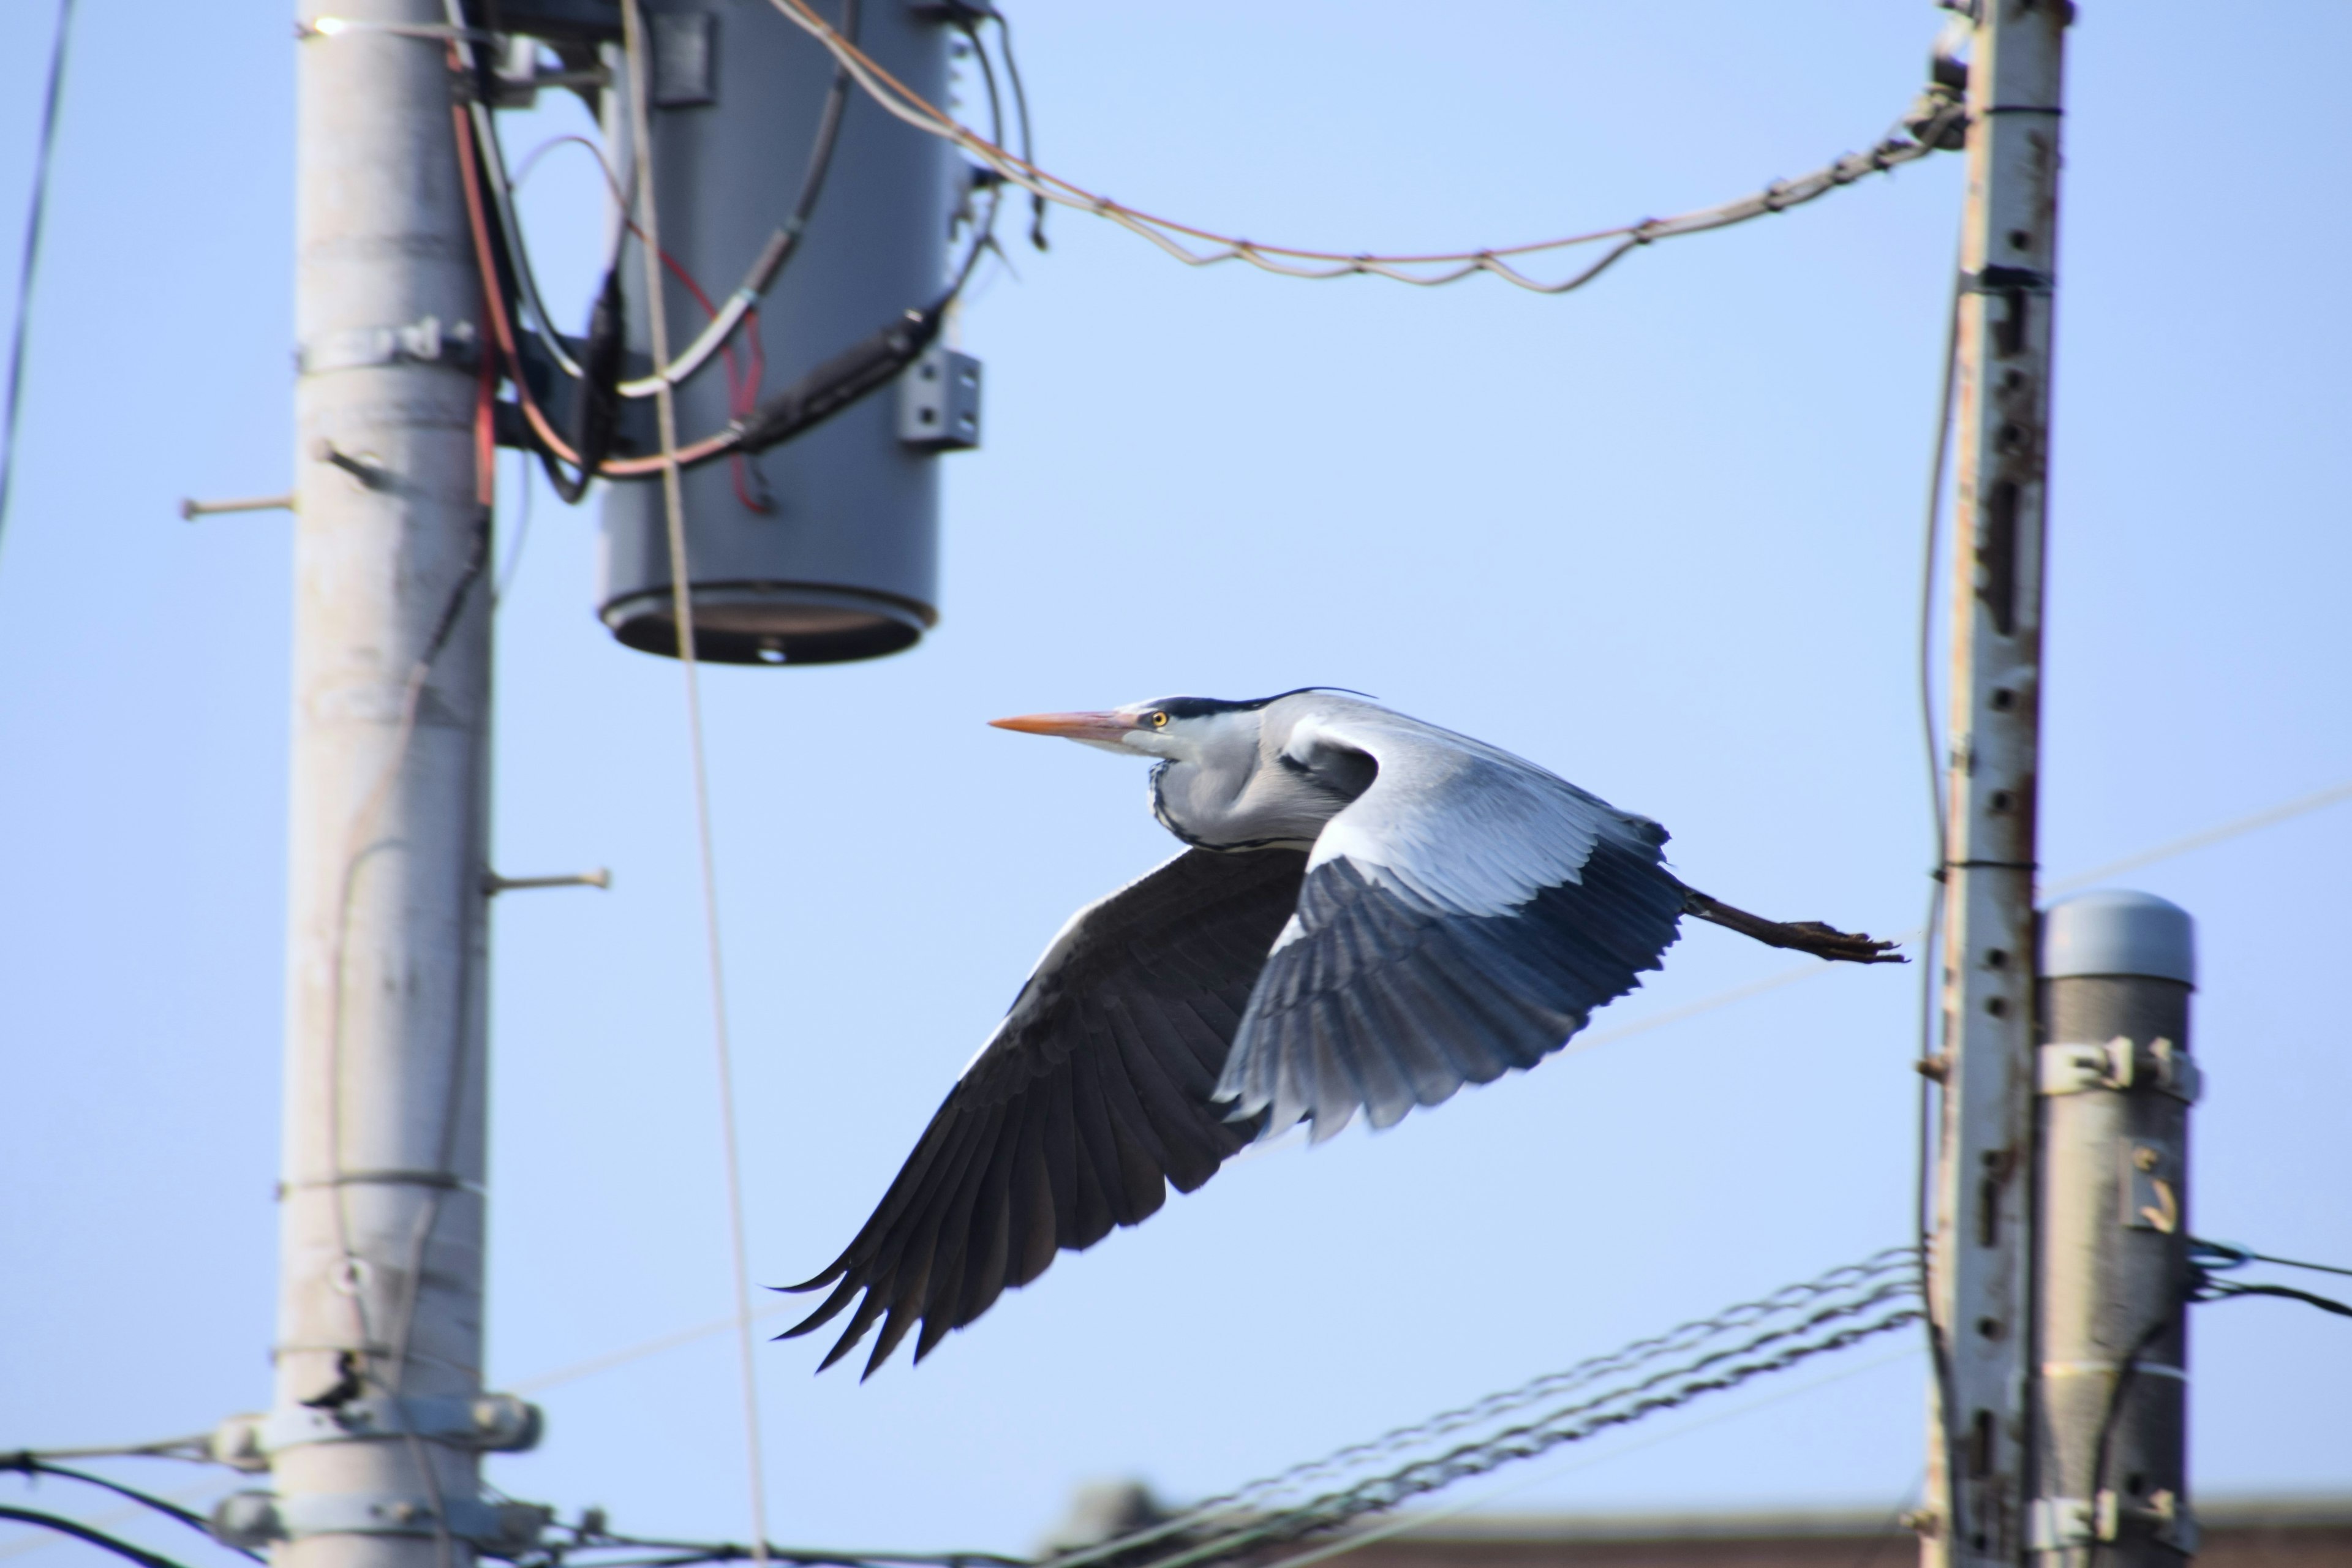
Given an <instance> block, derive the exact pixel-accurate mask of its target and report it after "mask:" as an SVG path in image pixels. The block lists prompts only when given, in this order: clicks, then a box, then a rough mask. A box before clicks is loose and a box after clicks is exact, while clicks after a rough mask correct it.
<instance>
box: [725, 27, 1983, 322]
mask: <svg viewBox="0 0 2352 1568" xmlns="http://www.w3.org/2000/svg"><path fill="white" fill-rule="evenodd" d="M769 3H770V4H771V5H773V6H774V7H775V9H776V10H777V11H778V12H779V13H780V14H781V15H782V16H783V17H784V18H785V19H786V20H787V21H789V22H791V23H792V24H793V26H797V27H799V28H800V29H801V30H802V31H803V32H805V33H807V34H809V35H810V36H811V37H814V38H815V39H817V41H818V42H820V43H822V44H824V47H826V48H827V49H828V50H830V51H831V52H832V54H833V57H834V58H835V59H836V60H838V61H840V62H841V64H842V65H843V66H844V67H845V68H846V69H847V70H848V71H849V72H850V74H851V75H852V76H853V77H855V78H856V80H857V85H858V86H859V87H860V88H862V89H865V91H866V95H867V96H868V97H869V98H871V99H873V100H874V101H875V102H876V103H877V104H878V105H879V106H880V107H881V108H882V110H884V112H886V113H887V114H889V115H890V116H892V117H893V118H894V119H897V120H899V121H904V122H905V123H907V124H908V125H911V126H913V127H914V128H915V129H917V130H919V131H921V132H924V133H926V134H927V135H931V136H936V137H939V138H940V139H941V140H943V141H947V142H953V143H954V144H955V145H957V146H958V147H961V148H962V149H963V150H964V152H966V153H969V154H970V155H971V156H972V157H974V158H976V159H978V160H980V161H981V162H982V163H985V164H987V165H988V166H989V167H990V168H992V169H994V170H995V171H996V172H997V173H998V174H1000V175H1001V176H1003V178H1004V179H1007V180H1010V181H1012V182H1013V184H1017V185H1019V186H1021V187H1022V188H1023V189H1024V190H1025V191H1028V192H1029V193H1030V194H1031V195H1034V196H1036V197H1038V198H1040V199H1041V200H1044V201H1048V202H1052V203H1054V204H1055V205H1060V206H1066V207H1072V208H1076V210H1078V211H1081V212H1087V213H1092V214H1094V215H1095V216H1097V217H1103V218H1108V219H1109V220H1110V221H1111V222H1113V223H1115V224H1117V225H1118V226H1120V227H1122V228H1124V229H1127V230H1128V231H1129V233H1132V234H1135V235H1137V236H1139V237H1142V238H1144V239H1147V240H1150V242H1151V243H1152V244H1154V245H1156V246H1158V247H1160V249H1161V250H1163V251H1165V252H1167V253H1168V254H1169V255H1170V256H1171V257H1173V258H1175V259H1177V260H1179V261H1181V262H1183V263H1185V264H1186V265H1187V266H1192V267H1210V266H1214V265H1216V264H1217V263H1219V262H1223V261H1245V262H1247V263H1249V264H1250V265H1251V266H1253V267H1257V268H1262V269H1264V270H1265V271H1268V272H1273V273H1276V274H1279V275H1281V276H1283V277H1288V278H1306V279H1328V278H1346V277H1352V276H1356V275H1358V274H1371V275H1374V276H1378V277H1381V278H1388V279H1393V280H1394V281H1396V282H1400V283H1411V284H1414V285H1416V286H1419V287H1423V288H1432V287H1439V286H1442V285H1444V284H1447V283H1453V282H1456V281H1459V280H1460V279H1464V278H1468V277H1472V276H1474V275H1475V274H1478V273H1482V272H1485V273H1492V274H1493V275H1495V276H1496V277H1498V278H1501V279H1504V280H1505V281H1506V282H1509V283H1513V284H1516V285H1517V286H1518V287H1519V288H1522V289H1528V291H1530V292H1532V293H1538V294H1564V293H1567V292H1568V291H1570V289H1579V288H1581V287H1583V286H1584V285H1585V284H1587V283H1589V282H1591V280H1592V279H1595V278H1597V277H1599V276H1600V275H1601V273H1602V272H1603V271H1605V270H1606V269H1607V268H1609V267H1610V266H1611V265H1612V264H1613V263H1615V262H1616V261H1617V260H1618V259H1619V258H1622V257H1623V256H1624V255H1625V254H1626V253H1627V252H1628V251H1630V250H1633V249H1634V248H1635V247H1640V246H1644V245H1649V244H1651V243H1653V242H1654V241H1656V240H1660V239H1669V238H1674V237H1678V236H1681V235H1685V234H1697V233H1701V232H1704V231H1706V230H1708V229H1715V228H1723V227H1727V226H1730V225H1732V224H1736V223H1744V222H1747V221H1748V219H1750V218H1756V217H1761V216H1765V215H1767V214H1769V213H1778V212H1785V211H1787V210H1788V209H1789V208H1790V207H1792V206H1798V205H1803V204H1804V203H1806V202H1810V201H1814V200H1817V199H1819V198H1820V197H1822V196H1824V195H1828V194H1829V193H1830V192H1831V191H1833V190H1837V189H1839V188H1841V187H1843V186H1845V185H1850V184H1854V183H1855V182H1856V181H1858V180H1861V179H1863V178H1864V177H1866V176H1868V175H1870V174H1883V173H1885V172H1887V171H1889V170H1892V169H1894V168H1895V167H1896V166H1897V165H1900V164H1903V163H1910V162H1913V161H1914V160H1916V159H1919V158H1924V157H1927V155H1929V154H1930V153H1934V152H1936V151H1937V150H1938V149H1939V148H1941V147H1943V146H1945V145H1946V144H1947V143H1948V142H1949V141H1950V140H1951V139H1952V137H1953V136H1954V135H1955V134H1956V132H1958V128H1959V127H1960V126H1961V125H1963V124H1964V123H1965V121H1966V110H1965V109H1964V108H1963V106H1962V104H1961V102H1960V99H1959V95H1958V93H1956V92H1954V91H1953V90H1952V89H1950V88H1948V87H1947V86H1945V85H1943V84H1942V83H1939V82H1936V81H1932V80H1931V81H1930V82H1929V83H1928V85H1927V89H1926V92H1925V94H1924V96H1923V98H1922V100H1920V102H1919V104H1918V105H1917V106H1916V108H1915V110H1913V112H1912V113H1911V115H1909V116H1908V117H1906V129H1908V130H1910V131H1911V132H1913V136H1914V137H1915V138H1916V139H1913V140H1906V139H1905V138H1904V137H1902V136H1899V135H1896V134H1895V132H1891V131H1890V132H1888V134H1887V135H1886V136H1885V137H1884V138H1882V139H1881V140H1880V141H1879V142H1877V143H1876V144H1875V145H1874V147H1873V148H1872V149H1871V150H1870V151H1869V152H1867V153H1851V154H1849V155H1847V156H1845V157H1843V158H1840V159H1838V160H1837V161H1836V162H1834V163H1831V164H1829V165H1827V166H1826V167H1824V168H1822V169H1818V170H1815V171H1814V172H1813V173H1811V174H1805V175H1801V176H1800V177H1799V178H1797V179H1794V180H1776V181H1774V182H1773V183H1772V184H1769V185H1768V186H1766V187H1765V188H1764V189H1763V190H1761V191H1759V192H1757V193H1756V194H1754V195H1748V196H1744V197H1741V198H1739V199H1738V200H1736V201H1731V202H1725V203H1722V204H1719V205H1716V206H1712V207H1704V208H1700V209H1698V210H1696V211H1694V212H1688V213H1684V214H1681V215H1678V216H1674V217H1667V218H1643V219H1642V220H1641V221H1640V222H1638V223H1631V224H1621V225H1619V226H1616V227H1613V228H1605V229H1595V230H1593V231H1591V232H1590V233H1586V234H1578V235H1570V236H1566V237H1561V238H1558V239H1546V240H1537V241H1533V242H1531V243H1528V244H1524V245H1511V246H1499V247H1490V248H1486V249H1480V250H1459V251H1436V252H1429V253H1425V254H1421V255H1391V256H1381V255H1372V254H1369V253H1364V254H1354V255H1350V254H1348V253H1346V252H1341V251H1330V250H1312V249H1306V248H1302V247H1295V246H1282V245H1264V244H1260V243H1258V242H1256V241H1254V240H1249V239H1244V238H1241V237H1237V236H1233V235H1227V234H1221V233H1219V232H1217V231H1216V230H1214V229H1209V228H1203V227H1201V226H1197V225H1192V224H1186V223H1180V222H1178V221H1177V220H1175V219H1173V218H1167V217H1160V216H1155V215H1153V214H1151V213H1147V212H1144V211H1142V210H1141V209H1139V208H1137V207H1131V206H1128V205H1125V204H1123V203H1120V202H1115V201H1113V200H1111V199H1110V198H1109V197H1108V196H1105V195H1097V194H1096V193H1095V192H1092V191H1089V190H1087V189H1086V188H1084V187H1083V186H1080V185H1077V184H1073V183H1072V182H1070V181H1068V180H1066V179H1063V178H1062V177H1060V176H1059V175H1057V174H1052V173H1049V172H1048V171H1046V170H1045V169H1043V168H1040V167H1038V166H1037V165H1036V164H1034V163H1031V162H1030V161H1029V160H1027V159H1025V158H1023V157H1020V156H1017V155H1015V154H1014V153H1010V152H1008V151H1006V150H1005V149H1004V148H1003V146H1001V145H999V144H998V143H996V142H992V141H989V140H987V139H984V138H982V136H980V135H979V134H977V133H976V132H972V131H971V130H970V129H969V128H967V127H966V126H964V125H963V124H961V122H959V121H956V120H955V119H954V118H953V117H952V116H950V115H949V114H948V113H946V112H945V111H944V110H940V109H939V108H938V107H936V106H935V105H933V104H932V103H931V102H930V101H929V100H927V99H925V98H924V97H922V95H921V94H919V93H918V92H916V91H915V90H914V89H911V88H909V87H908V86H907V85H906V84H905V83H904V82H902V81H900V80H899V79H898V78H897V77H895V76H892V75H891V74H890V73H889V72H888V71H887V70H885V69H884V68H882V67H881V66H879V65H877V64H876V63H875V61H874V60H873V58H871V57H869V56H867V55H866V53H865V52H864V51H863V50H862V49H860V48H859V47H857V46H856V44H855V43H853V42H851V41H850V40H848V39H845V38H844V37H842V36H841V34H840V32H839V31H838V30H837V29H835V27H833V26H831V25H830V24H829V23H827V22H826V21H825V20H824V18H823V17H822V16H818V15H817V14H816V12H815V11H814V10H813V9H811V8H810V6H809V5H808V4H807V0H769ZM1612 239H1613V240H1616V241H1617V242H1618V243H1617V244H1616V245H1615V246H1613V247H1611V248H1610V249H1609V250H1608V252H1607V253H1606V254H1604V255H1603V256H1602V257H1601V259H1599V260H1598V261H1595V262H1592V263H1591V264H1590V265H1588V266H1587V267H1586V268H1584V269H1583V270H1582V271H1580V272H1578V273H1575V274H1573V275H1571V276H1570V277H1569V278H1567V279H1562V280H1560V281H1558V282H1551V283H1546V282H1543V281H1540V280H1538V279H1534V278H1531V277H1529V276H1528V275H1527V274H1526V273H1524V272H1521V271H1519V270H1518V269H1517V268H1515V267H1513V266H1512V265H1511V264H1510V260H1509V259H1507V258H1519V257H1526V256H1534V255H1539V254H1543V253H1547V252H1550V251H1556V250H1562V249H1566V248H1568V247H1573V246H1581V245H1591V244H1594V243H1597V242H1600V241H1603V240H1612ZM1186 240H1190V241H1193V242H1195V243H1200V244H1205V245H1208V246H1210V247H1213V248H1212V249H1210V250H1208V251H1205V252H1203V251H1196V250H1193V249H1192V248H1190V247H1189V246H1187V245H1186V244H1185V243H1184V241H1186ZM1300 263H1325V264H1328V265H1320V266H1302V265H1299V264H1300ZM1431 269H1434V270H1431Z"/></svg>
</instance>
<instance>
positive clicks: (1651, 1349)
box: [1049, 1247, 1921, 1568]
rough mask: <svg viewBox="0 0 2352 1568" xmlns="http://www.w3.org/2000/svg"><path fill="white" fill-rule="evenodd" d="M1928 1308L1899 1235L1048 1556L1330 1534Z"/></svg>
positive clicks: (1103, 1558)
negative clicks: (1808, 1275) (1166, 1516)
mask: <svg viewBox="0 0 2352 1568" xmlns="http://www.w3.org/2000/svg"><path fill="white" fill-rule="evenodd" d="M1920 1316H1921V1310H1920V1306H1919V1272H1918V1265H1917V1258H1916V1252H1915V1251H1914V1249H1912V1248H1911V1247H1890V1248H1888V1249H1887V1250H1885V1251H1884V1252H1879V1253H1875V1254H1874V1255H1873V1256H1871V1257H1869V1258H1864V1259H1863V1260H1862V1261H1861V1262H1859V1263H1853V1264H1848V1265H1846V1266H1844V1267H1843V1268H1832V1269H1831V1270H1830V1271H1829V1272H1827V1273H1825V1274H1822V1275H1821V1276H1819V1277H1817V1278H1815V1279H1808V1280H1803V1281H1801V1282H1799V1283H1796V1284H1793V1285H1788V1286H1784V1287H1782V1288H1781V1289H1779V1290H1776V1291H1773V1292H1772V1293H1771V1294H1770V1295H1769V1296H1765V1297H1762V1298H1759V1300H1753V1301H1741V1302H1738V1303H1736V1304H1734V1305H1732V1306H1729V1307H1727V1308H1725V1309H1723V1310H1721V1311H1719V1312H1717V1313H1716V1314H1715V1315H1714V1316H1712V1317H1708V1318H1702V1319H1697V1320H1696V1321H1691V1322H1687V1323H1684V1324H1682V1325H1681V1326H1679V1327H1677V1328H1675V1329H1672V1330H1669V1331H1666V1332H1665V1333H1663V1334H1660V1335H1657V1336H1655V1337H1654V1338H1651V1339H1645V1340H1636V1341H1634V1342H1633V1343H1631V1344H1628V1345H1625V1346H1623V1347H1622V1348H1621V1349H1618V1350H1615V1351H1612V1352H1609V1353H1608V1354H1606V1355H1600V1356H1594V1357H1591V1358H1590V1359H1588V1360H1585V1361H1581V1362H1579V1363H1576V1364H1575V1365H1574V1366H1571V1367H1568V1368H1566V1369H1565V1370H1563V1371H1559V1372H1555V1373H1546V1374H1545V1375H1543V1376H1541V1377H1538V1378H1535V1379H1533V1380H1531V1381H1529V1382H1528V1383H1525V1384H1520V1385H1519V1386H1518V1387H1517V1388H1512V1389H1507V1390H1504V1391H1503V1392H1501V1393H1497V1394H1488V1395H1487V1396H1486V1397H1485V1398H1484V1399H1481V1400H1478V1401H1477V1402H1475V1404H1472V1405H1464V1406H1462V1407H1461V1408H1459V1409H1455V1410H1449V1411H1445V1412H1444V1413H1442V1414H1440V1415H1433V1416H1431V1417H1430V1418H1429V1419H1427V1420H1425V1421H1421V1422H1417V1423H1415V1424H1413V1425H1412V1426H1400V1427H1398V1428H1396V1429H1395V1430H1393V1431H1391V1432H1388V1433H1385V1434H1383V1435H1382V1436H1379V1437H1376V1438H1373V1439H1372V1440H1370V1442H1366V1443H1359V1444H1355V1445H1352V1446H1350V1447H1345V1448H1341V1449H1339V1451H1338V1452H1336V1453H1334V1454H1331V1455H1328V1456H1327V1457H1326V1458H1321V1459H1317V1460H1313V1461H1311V1462H1309V1463H1307V1464H1303V1465H1297V1466H1294V1467H1292V1468H1289V1469H1287V1470H1285V1471H1283V1472H1281V1473H1280V1474H1278V1475H1275V1476H1270V1477H1267V1478H1266V1479H1263V1480H1257V1481H1253V1482H1251V1483H1250V1484H1248V1485H1247V1486H1244V1487H1241V1488H1239V1489H1235V1490H1234V1491H1231V1492H1228V1493H1226V1494H1224V1495H1223V1496H1222V1497H1216V1498H1212V1499H1210V1500H1208V1501H1206V1502H1204V1503H1202V1504H1200V1505H1199V1506H1197V1507H1195V1508H1192V1509H1188V1510H1185V1511H1184V1512H1182V1513H1181V1514H1178V1515H1177V1516H1175V1517H1174V1518H1172V1519H1170V1520H1166V1521H1161V1522H1160V1523H1158V1524H1154V1525H1151V1526H1150V1527H1149V1528H1147V1529H1144V1530H1140V1531H1134V1532H1132V1533H1129V1534H1127V1535H1122V1536H1119V1537H1117V1538H1115V1539H1113V1540H1110V1541H1107V1542H1102V1543H1101V1544H1100V1545H1097V1546H1090V1547H1087V1548H1086V1549H1084V1550H1082V1551H1078V1552H1068V1553H1066V1554H1064V1555H1062V1556H1059V1557H1055V1558H1053V1559H1050V1560H1049V1565H1050V1568H1087V1565H1088V1564H1096V1563H1111V1562H1116V1563H1118V1564H1120V1565H1121V1568H1127V1565H1130V1564H1148V1565H1149V1568H1197V1565H1200V1564H1207V1563H1223V1562H1227V1561H1230V1560H1232V1559H1234V1558H1236V1557H1240V1556H1244V1555H1247V1554H1251V1553H1255V1552H1259V1551H1261V1550H1262V1549H1264V1548H1266V1547H1269V1546H1276V1545H1280V1544H1282V1543H1284V1542H1293V1541H1297V1540H1300V1539H1302V1538H1304V1537H1307V1536H1310V1535H1318V1534H1324V1533H1328V1531H1334V1530H1337V1529H1339V1528H1340V1527H1342V1526H1344V1525H1346V1524H1347V1523H1349V1521H1352V1520H1355V1519H1358V1518H1360V1517H1361V1516H1363V1515H1365V1514H1368V1513H1375V1512H1379V1511H1381V1510H1387V1509H1391V1508H1394V1507H1396V1506H1397V1505H1398V1504H1399V1503H1402V1502H1404V1501H1406V1500H1410V1499H1412V1498H1416V1497H1420V1496H1423V1495H1424V1494H1426V1493H1429V1492H1433V1491H1436V1490H1438V1489H1441V1488H1444V1487H1447V1486H1451V1485H1453V1484H1454V1482H1456V1481H1460V1480H1466V1479H1470V1478H1471V1477H1474V1476H1480V1475H1484V1474H1486V1472H1488V1471H1489V1470H1493V1469H1496V1468H1498V1467H1500V1466H1503V1465H1506V1464H1509V1463H1511V1462H1513V1461H1514V1460H1518V1459H1528V1458H1535V1457H1536V1456H1537V1455H1538V1454H1542V1453H1546V1452H1549V1450H1551V1449H1553V1448H1555V1447H1559V1446H1560V1445H1561V1444H1563V1443H1573V1442H1576V1441H1578V1440H1579V1439H1580V1438H1584V1437H1590V1436H1593V1435H1595V1434H1596V1433H1600V1432H1602V1431H1605V1430H1607V1429H1609V1428H1611V1427H1613V1426H1625V1425H1627V1424H1629V1423H1632V1422H1635V1421H1639V1420H1641V1419H1642V1418H1643V1416H1645V1415H1654V1414H1655V1413H1657V1412H1658V1411H1661V1410H1670V1409H1673V1408H1675V1407H1676V1406H1678V1405H1686V1404H1688V1403H1690V1402H1691V1401H1692V1400H1694V1399H1696V1398H1698V1397H1700V1396H1701V1395H1702V1394H1711V1393H1716V1392H1718V1391H1720V1390H1723V1389H1727V1388H1735V1387H1738V1385H1739V1384H1743V1383H1746V1382H1747V1381H1748V1379H1750V1378H1753V1377H1759V1376H1761V1375H1763V1374H1764V1373H1770V1372H1778V1371H1780V1370H1781V1369H1782V1368H1784V1367H1790V1366H1793V1365H1795V1364H1796V1363H1799V1362H1801V1361H1805V1360H1809V1359H1811V1357H1813V1356H1817V1355H1822V1354H1824V1353H1826V1352H1831V1351H1836V1350H1842V1349H1843V1348H1844V1347H1846V1346H1848V1345H1851V1344H1853V1343H1855V1342H1859V1341H1861V1340H1864V1339H1868V1338H1870V1337H1872V1336H1874V1335H1876V1334H1880V1333H1884V1332H1885V1331H1888V1330H1891V1329H1895V1328H1900V1327H1902V1326H1903V1325H1905V1324H1906V1323H1912V1322H1916V1321H1918V1320H1919V1318H1920Z"/></svg>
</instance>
